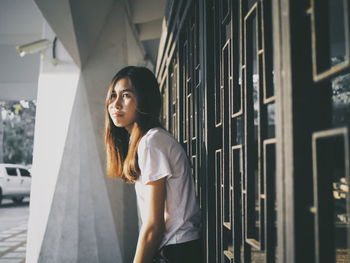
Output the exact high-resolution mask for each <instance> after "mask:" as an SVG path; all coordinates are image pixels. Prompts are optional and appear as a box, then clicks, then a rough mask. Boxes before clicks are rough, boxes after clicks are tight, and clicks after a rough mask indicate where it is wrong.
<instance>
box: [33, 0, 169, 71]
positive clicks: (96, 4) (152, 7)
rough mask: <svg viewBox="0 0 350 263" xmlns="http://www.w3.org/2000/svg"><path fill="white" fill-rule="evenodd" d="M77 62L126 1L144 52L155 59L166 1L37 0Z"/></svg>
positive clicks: (128, 13) (85, 57) (85, 58)
mask: <svg viewBox="0 0 350 263" xmlns="http://www.w3.org/2000/svg"><path fill="white" fill-rule="evenodd" d="M34 1H35V3H36V4H37V6H38V8H39V9H40V11H41V13H42V14H43V16H44V17H45V19H46V20H47V22H48V23H49V24H50V26H51V28H52V29H53V31H55V33H56V34H57V37H58V38H59V39H60V41H61V42H62V43H63V45H64V46H65V48H66V49H67V51H68V52H69V54H70V55H71V56H72V58H73V59H74V61H75V63H76V64H77V65H79V66H81V67H82V66H83V65H84V64H85V62H86V61H87V59H88V56H89V53H90V49H91V48H93V46H94V43H95V41H96V39H97V38H98V36H99V33H100V31H101V29H102V27H103V25H104V22H105V20H106V18H107V16H108V15H110V10H111V7H112V5H113V4H114V2H115V1H121V2H123V3H124V6H125V12H126V15H127V18H128V20H129V22H130V25H131V26H132V28H133V31H134V33H135V35H136V37H137V39H138V40H139V42H140V44H141V45H140V46H141V47H142V48H143V49H144V54H145V56H146V57H147V58H149V59H150V60H151V62H152V63H153V65H154V64H155V62H156V57H157V51H158V44H159V39H160V35H161V28H162V19H163V16H164V8H165V2H166V0H99V1H94V0H61V1H57V0H34Z"/></svg>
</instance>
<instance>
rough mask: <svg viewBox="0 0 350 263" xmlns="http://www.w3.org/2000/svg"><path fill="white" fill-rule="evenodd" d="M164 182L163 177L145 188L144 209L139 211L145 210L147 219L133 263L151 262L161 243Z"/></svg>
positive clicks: (141, 231)
mask: <svg viewBox="0 0 350 263" xmlns="http://www.w3.org/2000/svg"><path fill="white" fill-rule="evenodd" d="M165 180H166V177H163V178H161V179H159V180H156V181H153V182H149V183H148V184H146V186H145V196H146V200H145V206H146V207H142V208H141V209H145V211H146V214H147V216H146V218H147V219H146V221H145V222H143V223H142V227H141V230H140V234H139V238H138V241H137V247H136V253H135V257H134V263H148V262H152V258H153V256H154V255H155V253H156V252H157V248H158V246H159V243H160V242H161V241H162V238H163V233H164V229H165V223H164V206H165V195H166V193H165V191H166V188H165Z"/></svg>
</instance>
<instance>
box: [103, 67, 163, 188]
mask: <svg viewBox="0 0 350 263" xmlns="http://www.w3.org/2000/svg"><path fill="white" fill-rule="evenodd" d="M123 78H127V79H129V80H130V81H131V84H132V86H133V87H134V89H135V92H136V97H137V101H138V103H137V116H136V121H135V123H134V125H133V128H132V131H131V133H130V136H129V133H128V132H127V131H126V129H125V128H122V127H117V126H115V125H114V123H113V121H112V119H111V117H110V115H109V112H108V105H109V104H110V103H111V102H112V100H113V99H112V98H111V94H112V91H113V89H114V86H115V84H116V83H117V82H118V81H119V80H120V79H123ZM160 110H161V95H160V90H159V85H158V82H157V79H156V78H155V76H154V74H153V73H152V72H151V71H150V70H149V69H147V68H145V67H135V66H128V67H125V68H123V69H121V70H120V71H119V72H118V73H117V74H116V75H115V76H114V77H113V79H112V81H111V83H110V84H109V87H108V92H107V98H106V103H105V145H106V154H107V164H106V172H107V175H108V176H109V177H112V178H122V179H123V180H124V181H125V182H128V183H134V182H135V181H136V180H137V179H138V178H139V176H140V168H139V165H138V156H137V147H138V144H139V141H140V139H141V138H142V136H143V135H144V134H145V133H146V132H147V131H148V130H149V129H151V128H153V127H161V124H160V121H159V117H160Z"/></svg>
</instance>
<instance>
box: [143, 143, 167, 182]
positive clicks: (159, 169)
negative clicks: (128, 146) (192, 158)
mask: <svg viewBox="0 0 350 263" xmlns="http://www.w3.org/2000/svg"><path fill="white" fill-rule="evenodd" d="M138 163H139V167H140V171H141V182H142V183H143V184H147V183H148V182H152V181H156V180H158V179H160V178H162V177H165V176H167V175H170V176H171V169H170V165H169V160H168V158H167V156H166V154H165V153H164V152H163V151H162V150H160V149H158V148H156V147H149V146H147V147H144V148H143V149H142V150H141V151H139V152H138Z"/></svg>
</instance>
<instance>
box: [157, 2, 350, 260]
mask: <svg viewBox="0 0 350 263" xmlns="http://www.w3.org/2000/svg"><path fill="white" fill-rule="evenodd" d="M167 6H168V7H167V13H166V18H167V23H166V26H167V33H166V34H163V37H162V40H161V47H160V48H161V50H162V52H161V53H160V54H161V57H160V58H158V63H157V74H158V78H159V80H160V82H161V87H162V94H163V101H164V107H163V111H164V112H163V122H164V125H165V126H166V128H167V129H168V130H169V131H171V132H172V133H173V134H174V135H175V137H176V138H177V139H178V140H179V141H180V142H181V143H182V145H183V147H184V148H185V149H186V151H187V154H188V156H189V158H190V160H191V163H192V166H193V175H194V178H195V181H196V186H197V188H196V191H197V195H198V197H199V200H200V205H201V208H202V215H203V220H202V222H203V241H204V247H205V259H206V262H210V263H212V262H255V263H257V262H267V263H273V262H293V263H300V262H317V263H329V262H349V244H350V233H349V222H350V220H349V206H350V204H349V186H348V182H349V170H350V167H349V158H350V157H349V127H350V77H349V76H350V74H349V72H350V71H349V63H350V62H349V51H350V47H349V17H348V14H349V8H350V7H349V6H350V5H349V0H327V1H326V0H322V1H321V0H309V1H290V0H273V1H271V0H237V1H230V0H202V1H200V0H197V1H194V0H193V1H168V4H167Z"/></svg>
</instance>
